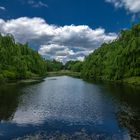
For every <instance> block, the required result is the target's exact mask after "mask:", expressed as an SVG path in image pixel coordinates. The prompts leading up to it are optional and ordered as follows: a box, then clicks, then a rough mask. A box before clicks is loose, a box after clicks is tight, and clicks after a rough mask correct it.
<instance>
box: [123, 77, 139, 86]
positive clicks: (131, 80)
mask: <svg viewBox="0 0 140 140" xmlns="http://www.w3.org/2000/svg"><path fill="white" fill-rule="evenodd" d="M123 82H124V83H126V84H131V85H136V86H140V77H130V78H126V79H124V80H123Z"/></svg>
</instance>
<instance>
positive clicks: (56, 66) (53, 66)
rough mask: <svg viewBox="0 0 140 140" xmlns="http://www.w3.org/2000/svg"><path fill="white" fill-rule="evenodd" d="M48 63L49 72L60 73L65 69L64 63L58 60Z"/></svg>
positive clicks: (48, 61)
mask: <svg viewBox="0 0 140 140" xmlns="http://www.w3.org/2000/svg"><path fill="white" fill-rule="evenodd" d="M46 62H47V71H48V72H50V71H60V70H62V69H63V67H64V66H63V63H62V62H59V61H56V60H46Z"/></svg>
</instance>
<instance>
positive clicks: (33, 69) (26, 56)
mask: <svg viewBox="0 0 140 140" xmlns="http://www.w3.org/2000/svg"><path fill="white" fill-rule="evenodd" d="M60 69H62V63H60V62H57V61H55V60H53V61H49V60H48V61H47V60H45V59H44V58H42V57H41V56H40V55H39V54H38V52H37V51H35V50H33V49H31V48H30V47H29V45H28V44H27V43H26V44H20V43H17V42H15V40H14V37H13V36H12V35H10V34H9V35H6V36H2V35H0V81H6V80H15V79H28V78H31V77H41V76H45V75H46V74H47V71H58V70H60Z"/></svg>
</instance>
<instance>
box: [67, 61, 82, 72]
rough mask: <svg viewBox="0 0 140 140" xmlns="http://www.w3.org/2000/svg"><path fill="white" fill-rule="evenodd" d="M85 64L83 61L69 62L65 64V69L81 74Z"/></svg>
mask: <svg viewBox="0 0 140 140" xmlns="http://www.w3.org/2000/svg"><path fill="white" fill-rule="evenodd" d="M82 66H83V62H81V61H68V62H67V63H66V64H65V69H66V70H70V71H73V72H81V69H82Z"/></svg>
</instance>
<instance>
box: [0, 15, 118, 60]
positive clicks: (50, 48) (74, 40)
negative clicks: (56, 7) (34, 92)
mask: <svg viewBox="0 0 140 140" xmlns="http://www.w3.org/2000/svg"><path fill="white" fill-rule="evenodd" d="M0 32H1V33H2V34H7V33H10V34H12V35H13V36H14V37H15V39H16V41H18V42H21V43H25V42H29V43H30V44H31V45H33V46H34V45H36V46H38V52H39V53H40V54H41V55H42V56H44V57H46V58H51V59H57V60H60V61H63V62H65V61H67V60H77V59H78V60H83V59H84V56H86V55H88V54H89V53H90V52H92V51H93V50H94V49H96V48H97V47H99V46H100V45H101V44H102V43H103V42H109V41H112V40H114V39H115V38H116V37H117V35H116V34H115V33H106V32H105V29H103V28H97V29H91V28H90V27H89V26H87V25H79V26H75V25H70V26H56V25H49V24H47V23H46V21H45V20H44V19H42V18H36V17H35V18H28V17H21V18H18V19H11V20H7V21H5V20H3V19H0Z"/></svg>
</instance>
